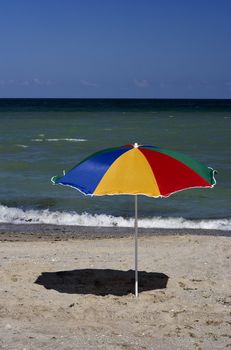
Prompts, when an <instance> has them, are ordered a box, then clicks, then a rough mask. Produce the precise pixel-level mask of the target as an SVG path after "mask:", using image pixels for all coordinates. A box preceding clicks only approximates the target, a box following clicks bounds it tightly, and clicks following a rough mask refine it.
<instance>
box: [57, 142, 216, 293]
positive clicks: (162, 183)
mask: <svg viewBox="0 0 231 350" xmlns="http://www.w3.org/2000/svg"><path fill="white" fill-rule="evenodd" d="M214 173H215V171H214V170H213V169H212V168H208V167H206V166H205V165H203V164H201V163H198V162H197V161H195V160H193V159H191V158H190V157H187V156H186V155H184V154H182V153H179V152H175V151H170V150H167V149H164V148H161V147H155V146H143V145H138V144H137V143H135V144H134V145H132V144H128V145H125V146H122V147H115V148H109V149H105V150H103V151H100V152H97V153H94V154H93V155H91V156H90V157H88V158H86V159H85V160H83V161H82V162H80V163H79V164H77V165H76V166H75V167H74V168H73V169H71V170H70V171H69V172H68V173H67V174H64V175H63V176H61V177H58V176H54V177H52V179H51V181H52V182H53V183H54V184H61V185H66V186H71V187H74V188H76V189H77V190H79V191H80V192H82V193H84V194H85V195H90V196H102V195H115V194H132V195H135V225H134V226H135V295H136V296H138V244H137V234H138V219H137V195H141V194H142V195H146V196H151V197H156V198H157V197H168V196H170V195H171V194H172V193H175V192H177V191H181V190H184V189H187V188H193V187H213V186H214V185H215V184H216V181H215V178H214Z"/></svg>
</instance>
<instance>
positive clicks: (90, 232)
mask: <svg viewBox="0 0 231 350" xmlns="http://www.w3.org/2000/svg"><path fill="white" fill-rule="evenodd" d="M133 234H134V228H132V227H100V226H97V227H96V226H68V225H67V226H64V225H53V224H9V223H5V224H4V223H0V241H41V240H48V241H49V240H69V239H72V240H73V239H107V238H114V239H116V238H118V239H120V238H125V237H132V236H133ZM138 235H139V236H140V237H152V236H177V235H180V236H182V235H183V236H185V235H191V236H221V237H231V231H228V230H212V229H211V230H210V229H185V228H182V229H164V228H139V229H138Z"/></svg>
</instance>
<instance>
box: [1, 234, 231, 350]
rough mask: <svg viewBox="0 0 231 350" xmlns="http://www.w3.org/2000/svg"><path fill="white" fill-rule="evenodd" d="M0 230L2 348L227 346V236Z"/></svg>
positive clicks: (230, 318) (230, 338) (230, 260)
mask: <svg viewBox="0 0 231 350" xmlns="http://www.w3.org/2000/svg"><path fill="white" fill-rule="evenodd" d="M0 239H1V242H0V283H1V284H0V349H7V350H13V349H15V350H23V349H24V350H40V349H57V350H60V349H63V350H64V349H65V350H68V349H76V350H78V349H81V350H83V349H92V350H93V349H105V350H110V349H112V350H117V349H129V350H132V349H134V350H135V349H150V350H151V349H153V350H159V349H164V350H175V349H177V350H179V349H184V350H187V349H197V350H199V349H202V350H206V349H208V350H214V349H222V350H224V349H229V348H231V332H230V329H231V307H230V306H231V288H230V287H231V285H230V281H231V279H230V271H231V268H230V265H231V257H230V243H231V239H230V237H215V236H184V235H179V236H178V235H174V236H173V235H170V236H143V237H140V238H139V270H140V271H141V272H140V273H139V282H140V291H141V292H140V294H139V297H138V299H136V298H135V297H134V295H133V294H132V293H133V289H134V286H133V283H134V271H129V270H131V269H133V266H134V241H133V238H132V237H125V238H119V239H116V238H108V239H106V238H103V239H85V240H83V239H79V238H77V239H73V238H72V239H71V238H69V239H68V240H57V239H55V238H54V237H51V238H50V239H47V240H43V241H39V239H34V240H33V239H32V238H30V239H29V240H26V239H25V240H24V239H21V240H19V241H15V240H14V239H12V236H11V238H10V237H9V239H7V238H6V236H4V237H3V236H0ZM10 239H11V240H10Z"/></svg>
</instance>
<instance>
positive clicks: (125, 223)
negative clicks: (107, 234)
mask: <svg viewBox="0 0 231 350" xmlns="http://www.w3.org/2000/svg"><path fill="white" fill-rule="evenodd" d="M0 223H12V224H28V223H29V224H53V225H76V226H104V227H113V226H118V227H133V226H134V219H133V218H123V217H122V216H118V217H115V216H112V215H106V214H96V215H92V214H88V213H82V214H78V213H76V212H60V211H54V212H52V211H50V210H49V209H44V210H34V209H31V210H23V209H20V208H13V207H11V208H9V207H7V206H5V205H0ZM139 227H141V228H166V229H182V228H186V229H205V230H230V229H231V219H204V220H188V219H184V218H182V217H177V218H173V217H168V218H164V217H152V218H140V219H139Z"/></svg>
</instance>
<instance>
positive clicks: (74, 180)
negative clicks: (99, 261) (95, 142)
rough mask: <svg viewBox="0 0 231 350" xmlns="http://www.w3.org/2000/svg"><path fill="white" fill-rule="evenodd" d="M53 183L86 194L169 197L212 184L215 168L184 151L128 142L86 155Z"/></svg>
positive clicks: (55, 177)
mask: <svg viewBox="0 0 231 350" xmlns="http://www.w3.org/2000/svg"><path fill="white" fill-rule="evenodd" d="M52 182H53V183H55V184H62V185H67V186H71V187H74V188H76V189H78V190H79V191H81V192H83V193H84V194H86V195H92V196H100V195H113V194H143V195H146V196H151V197H168V196H170V195H171V194H172V193H174V192H177V191H181V190H184V189H186V188H193V187H213V186H214V185H215V178H214V170H213V169H212V168H208V167H206V166H205V165H203V164H201V163H198V162H197V161H195V160H193V159H191V158H190V157H187V156H185V155H184V154H182V153H179V152H175V151H170V150H167V149H164V148H160V147H154V146H142V145H140V146H139V145H138V144H135V145H130V144H129V145H125V146H122V147H116V148H109V149H105V150H102V151H100V152H97V153H95V154H93V155H92V156H90V157H88V158H86V159H85V160H83V161H82V162H80V163H79V164H78V165H76V166H75V167H74V168H73V169H72V170H70V171H69V172H68V173H67V174H65V175H64V176H62V177H57V176H54V177H53V178H52Z"/></svg>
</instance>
